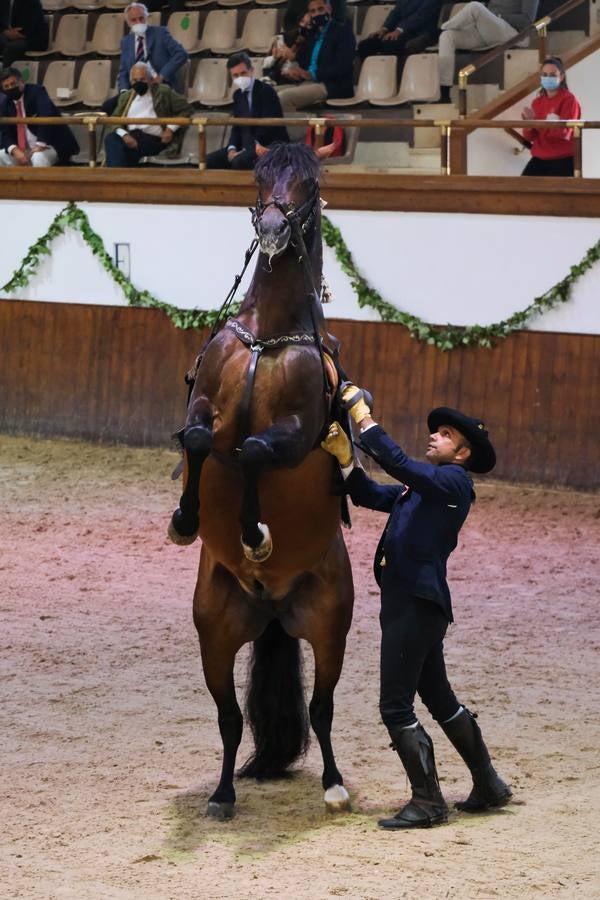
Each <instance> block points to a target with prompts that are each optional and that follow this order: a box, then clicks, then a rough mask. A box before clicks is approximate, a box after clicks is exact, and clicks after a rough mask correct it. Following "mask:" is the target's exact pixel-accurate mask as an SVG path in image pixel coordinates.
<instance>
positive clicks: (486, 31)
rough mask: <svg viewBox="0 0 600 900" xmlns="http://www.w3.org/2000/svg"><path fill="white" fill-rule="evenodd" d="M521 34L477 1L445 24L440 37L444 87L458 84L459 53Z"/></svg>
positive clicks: (441, 80) (441, 79) (485, 46)
mask: <svg viewBox="0 0 600 900" xmlns="http://www.w3.org/2000/svg"><path fill="white" fill-rule="evenodd" d="M516 34H518V32H517V31H516V30H515V29H514V28H513V27H512V25H509V24H508V22H505V21H504V19H501V18H500V17H499V16H495V15H494V13H491V12H490V11H489V9H488V8H487V7H486V6H484V5H483V3H478V2H477V0H473V2H471V3H467V5H466V6H463V8H462V9H461V10H460V11H459V12H457V13H456V15H455V16H452V18H451V19H448V21H447V22H444V24H443V25H442V33H441V34H440V43H439V50H438V52H439V59H440V84H444V85H451V84H453V83H454V65H455V55H456V51H457V50H483V49H485V48H487V47H495V46H497V45H498V44H503V43H504V41H507V40H508V39H509V38H511V37H514V36H515V35H516Z"/></svg>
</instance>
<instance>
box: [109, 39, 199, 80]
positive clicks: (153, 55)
mask: <svg viewBox="0 0 600 900" xmlns="http://www.w3.org/2000/svg"><path fill="white" fill-rule="evenodd" d="M144 36H145V38H146V53H147V60H146V61H147V62H149V63H150V65H151V66H152V68H153V69H154V71H155V72H156V73H157V74H158V75H162V77H163V81H165V82H166V83H167V84H168V85H169V87H172V88H173V90H175V91H179V93H180V94H183V93H185V91H184V90H182V88H183V85H182V84H180V83H179V81H180V75H179V70H180V69H181V67H182V66H183V65H185V63H186V62H187V61H188V54H187V50H186V49H185V48H184V47H182V46H181V44H180V43H179V41H176V40H175V38H174V37H172V35H171V33H170V32H169V31H168V30H167V29H166V28H165V27H164V26H163V25H148V28H147V29H146V34H145V35H144ZM135 48H136V37H135V35H134V33H133V32H132V31H130V32H129V34H126V35H125V37H124V38H122V39H121V63H120V65H119V76H118V78H117V87H118V88H119V90H120V91H126V90H128V89H129V88H130V87H131V82H130V79H129V72H130V70H131V67H132V65H133V64H134V62H135Z"/></svg>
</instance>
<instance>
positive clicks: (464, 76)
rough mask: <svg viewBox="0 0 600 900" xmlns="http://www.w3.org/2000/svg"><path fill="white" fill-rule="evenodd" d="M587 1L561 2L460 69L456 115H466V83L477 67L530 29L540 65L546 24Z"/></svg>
mask: <svg viewBox="0 0 600 900" xmlns="http://www.w3.org/2000/svg"><path fill="white" fill-rule="evenodd" d="M587 2H588V0H568V2H567V3H563V5H562V6H559V7H558V9H555V10H554V12H553V13H552V14H551V15H549V16H544V17H543V19H538V20H537V22H533V23H532V24H531V25H528V26H527V28H525V29H524V30H523V31H520V32H519V33H518V34H516V35H515V36H514V37H512V38H509V39H508V40H507V41H504V43H503V44H499V45H498V46H497V47H494V48H493V49H492V50H490V51H489V52H488V53H484V54H483V55H482V56H480V57H479V58H478V59H477V61H476V62H473V63H469V65H468V66H465V67H464V68H462V69H460V71H459V73H458V115H459V116H460V117H461V118H466V116H467V85H468V81H469V78H470V77H471V75H473V74H474V73H475V72H478V71H479V69H483V67H484V66H487V65H488V63H490V62H493V61H494V60H495V59H497V58H498V57H499V56H500V55H501V54H502V53H504V52H505V51H506V50H512V49H514V48H515V46H517V45H518V44H520V43H521V42H523V41H525V39H526V38H529V37H530V36H531V33H532V31H535V34H536V37H537V51H538V60H539V62H540V65H541V64H542V63H543V61H544V59H545V58H546V56H547V38H548V26H549V25H550V24H551V23H552V22H556V21H557V20H558V19H562V17H563V16H564V15H566V14H567V13H569V12H571V10H573V9H576V8H577V7H578V6H582V5H583V4H584V3H587Z"/></svg>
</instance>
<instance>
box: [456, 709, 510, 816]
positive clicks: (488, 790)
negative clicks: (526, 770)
mask: <svg viewBox="0 0 600 900" xmlns="http://www.w3.org/2000/svg"><path fill="white" fill-rule="evenodd" d="M476 718H477V717H476V715H474V714H473V713H472V712H469V710H468V709H466V708H465V709H463V711H462V712H461V713H460V715H458V716H456V717H455V718H454V719H452V720H451V721H450V722H443V723H440V724H441V727H442V730H443V731H444V732H445V734H446V736H447V738H448V739H449V741H450V743H451V744H453V746H454V747H455V749H456V750H457V751H458V752H459V754H460V755H461V756H462V758H463V760H464V761H465V762H466V764H467V766H468V767H469V770H470V772H471V775H472V777H473V789H472V791H471V793H470V794H469V796H468V797H467V799H466V800H461V801H460V802H459V803H457V804H456V808H457V809H461V810H463V812H480V811H481V810H484V809H488V807H490V806H491V807H497V806H505V805H506V804H507V803H508V801H509V800H510V798H511V797H512V791H511V789H510V788H509V786H508V785H507V784H506V782H504V781H503V780H502V779H501V778H500V776H499V775H498V773H497V772H496V770H495V769H494V767H493V765H492V761H491V759H490V754H489V753H488V749H487V747H486V746H485V743H484V740H483V737H482V735H481V729H480V728H479V725H478V724H477V722H476Z"/></svg>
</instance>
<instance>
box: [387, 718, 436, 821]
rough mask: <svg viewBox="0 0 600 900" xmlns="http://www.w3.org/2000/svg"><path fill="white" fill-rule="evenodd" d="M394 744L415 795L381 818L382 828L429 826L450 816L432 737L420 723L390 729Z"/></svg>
mask: <svg viewBox="0 0 600 900" xmlns="http://www.w3.org/2000/svg"><path fill="white" fill-rule="evenodd" d="M389 732H390V737H391V739H392V747H393V748H394V750H395V751H396V752H397V754H398V756H399V757H400V760H401V762H402V765H403V766H404V768H405V769H406V774H407V775H408V780H409V781H410V786H411V788H412V797H411V799H410V800H409V801H408V803H407V804H406V806H403V807H402V809H401V810H399V812H397V813H396V815H395V816H393V817H392V818H390V819H380V820H379V822H378V824H379V826H380V827H381V828H430V827H431V826H432V825H441V823H442V822H446V821H447V819H448V807H447V806H446V803H445V801H444V798H443V797H442V792H441V790H440V785H439V782H438V776H437V772H436V768H435V758H434V755H433V743H432V741H431V738H430V737H429V735H428V734H427V732H426V731H425V729H424V728H423V726H422V725H421V724H420V723H418V724H417V727H416V728H390V729H389Z"/></svg>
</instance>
